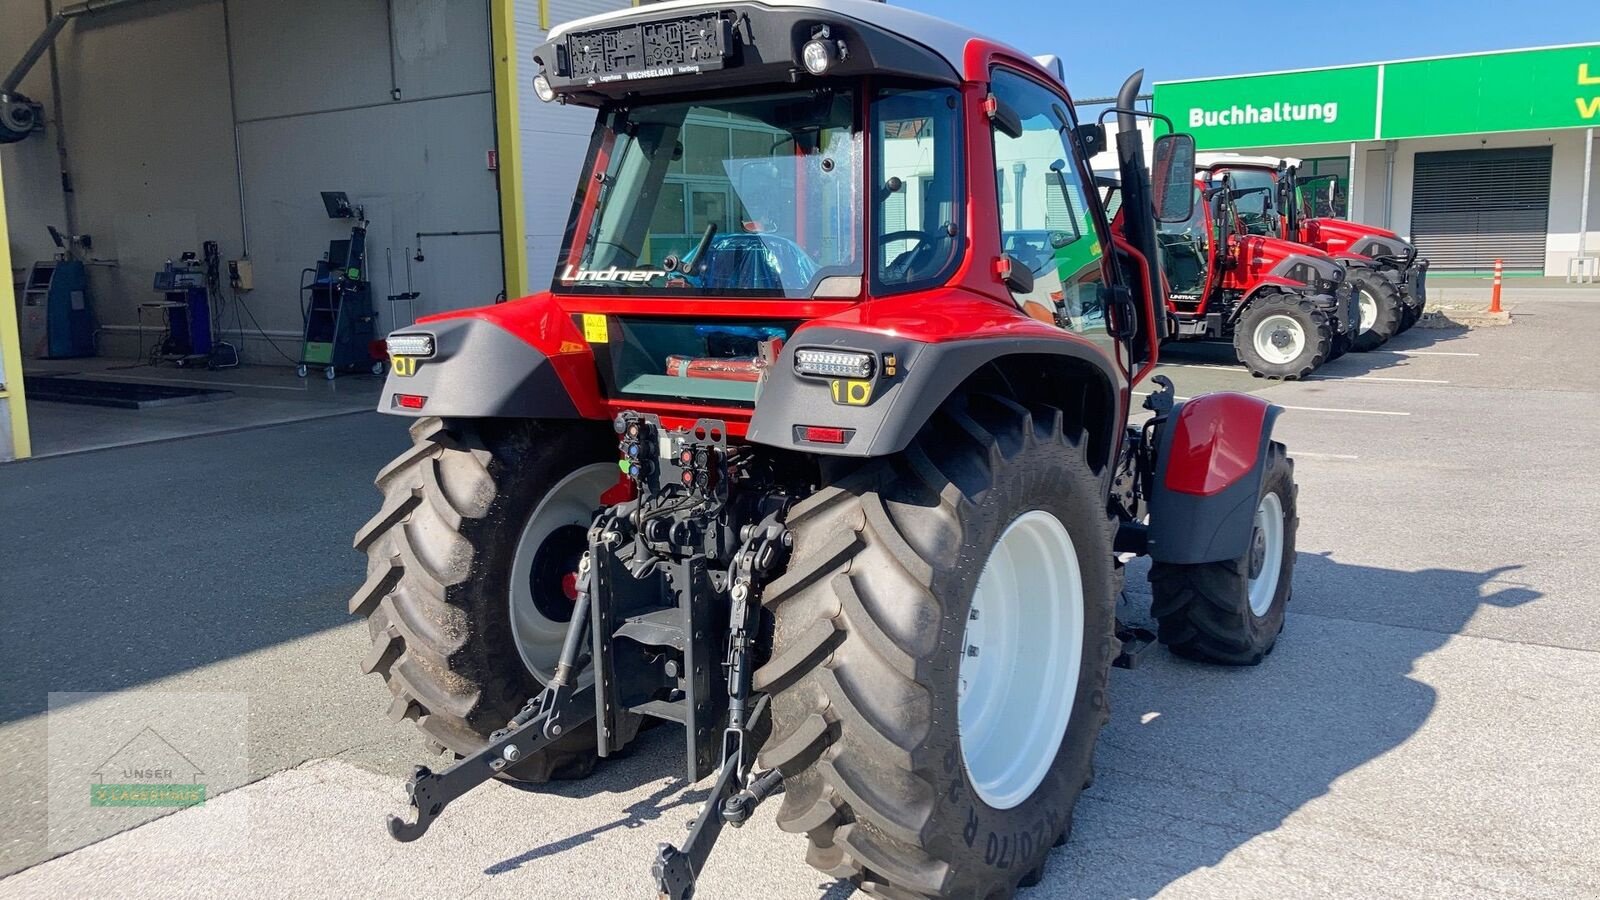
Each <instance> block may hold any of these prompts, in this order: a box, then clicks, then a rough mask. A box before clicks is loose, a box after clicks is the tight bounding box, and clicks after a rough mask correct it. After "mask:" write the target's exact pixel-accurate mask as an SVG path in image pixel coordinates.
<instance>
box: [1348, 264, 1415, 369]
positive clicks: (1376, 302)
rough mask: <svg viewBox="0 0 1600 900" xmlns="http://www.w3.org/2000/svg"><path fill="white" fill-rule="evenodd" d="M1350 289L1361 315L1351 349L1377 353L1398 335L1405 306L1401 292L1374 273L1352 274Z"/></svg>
mask: <svg viewBox="0 0 1600 900" xmlns="http://www.w3.org/2000/svg"><path fill="white" fill-rule="evenodd" d="M1350 286H1351V288H1352V289H1353V290H1354V291H1355V294H1356V302H1357V303H1358V304H1359V306H1360V311H1361V319H1360V322H1361V325H1360V328H1359V330H1358V332H1357V334H1356V339H1355V346H1354V347H1353V348H1352V349H1354V350H1355V351H1356V352H1357V353H1365V352H1367V351H1369V350H1376V349H1378V348H1379V347H1382V346H1383V345H1384V344H1385V343H1387V342H1388V340H1389V338H1391V337H1394V336H1395V335H1396V334H1399V333H1400V320H1401V318H1402V317H1403V316H1404V315H1405V308H1406V306H1405V303H1404V301H1402V300H1401V298H1400V291H1399V290H1397V289H1396V288H1395V286H1394V285H1393V284H1392V283H1390V281H1389V279H1387V278H1384V277H1383V276H1382V275H1380V274H1378V273H1377V272H1370V271H1363V270H1353V271H1351V273H1350Z"/></svg>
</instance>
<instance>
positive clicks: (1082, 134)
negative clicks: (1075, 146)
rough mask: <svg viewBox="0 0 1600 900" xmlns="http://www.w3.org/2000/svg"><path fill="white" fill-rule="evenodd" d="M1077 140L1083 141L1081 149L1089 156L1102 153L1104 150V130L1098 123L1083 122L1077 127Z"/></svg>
mask: <svg viewBox="0 0 1600 900" xmlns="http://www.w3.org/2000/svg"><path fill="white" fill-rule="evenodd" d="M1078 140H1080V141H1083V149H1084V150H1086V151H1088V153H1089V155H1090V156H1096V155H1098V154H1100V153H1104V152H1105V149H1106V129H1105V126H1103V125H1101V124H1100V123H1098V122H1085V123H1084V124H1082V125H1079V126H1078Z"/></svg>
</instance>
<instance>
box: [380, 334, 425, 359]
mask: <svg viewBox="0 0 1600 900" xmlns="http://www.w3.org/2000/svg"><path fill="white" fill-rule="evenodd" d="M386 343H387V344H388V347H389V356H391V357H395V356H410V357H413V358H417V359H426V358H427V357H430V356H432V355H433V335H431V334H391V335H389V339H388V341H386Z"/></svg>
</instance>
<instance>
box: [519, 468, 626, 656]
mask: <svg viewBox="0 0 1600 900" xmlns="http://www.w3.org/2000/svg"><path fill="white" fill-rule="evenodd" d="M616 483H617V467H616V465H615V464H614V463H596V464H595V465H592V466H585V467H583V468H581V469H579V470H577V471H575V472H573V473H572V474H571V475H568V476H567V477H565V478H563V479H561V480H560V481H559V482H557V483H556V486H555V487H553V488H551V489H550V492H549V493H547V494H545V495H544V498H543V499H542V500H540V501H539V505H538V506H537V507H535V508H534V511H533V515H531V516H529V517H528V521H527V523H526V524H525V525H523V528H522V535H521V537H519V538H518V539H517V552H516V554H515V555H514V556H513V557H512V558H511V590H510V592H509V593H510V595H511V636H512V639H513V641H514V642H515V643H516V645H517V653H518V655H520V656H521V657H522V664H523V665H525V666H527V667H528V671H529V672H532V673H533V677H535V678H537V679H539V682H540V683H541V684H547V683H549V681H550V679H551V677H552V676H553V675H554V674H555V667H556V660H557V658H559V657H560V656H561V643H562V641H564V640H565V639H566V636H567V623H566V622H565V621H562V620H559V619H555V618H552V617H551V616H548V615H546V614H545V613H544V612H541V611H540V609H539V604H538V602H536V601H535V599H534V595H533V586H532V583H531V582H532V578H533V566H534V562H535V560H536V559H537V558H538V555H539V549H540V547H542V546H543V545H544V543H545V540H546V539H547V538H549V537H550V536H551V535H552V534H554V533H555V532H556V531H557V530H558V529H561V528H564V527H566V526H577V527H579V528H583V529H588V527H589V525H590V524H591V523H592V522H593V521H594V513H595V510H596V509H598V508H599V506H600V495H601V494H602V493H604V492H605V490H606V489H607V488H609V487H611V486H612V485H614V484H616ZM574 574H576V570H574ZM545 602H546V605H547V607H548V605H549V604H550V603H551V602H552V600H551V599H550V598H546V601H545ZM555 602H559V601H555ZM582 680H583V681H584V683H588V682H590V681H593V680H594V679H593V675H591V674H588V673H585V676H584V678H583V679H582Z"/></svg>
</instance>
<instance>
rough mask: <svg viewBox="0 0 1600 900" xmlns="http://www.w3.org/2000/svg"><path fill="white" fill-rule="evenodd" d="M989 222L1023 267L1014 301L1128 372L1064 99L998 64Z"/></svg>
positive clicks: (1104, 231) (1099, 217) (1101, 241)
mask: <svg viewBox="0 0 1600 900" xmlns="http://www.w3.org/2000/svg"><path fill="white" fill-rule="evenodd" d="M989 90H990V93H991V94H992V95H993V97H994V101H995V104H996V110H997V111H996V114H994V115H993V116H992V120H993V127H992V128H991V131H992V133H993V139H994V165H995V171H994V183H995V198H996V201H997V202H996V216H995V222H994V223H993V225H992V226H991V227H994V228H997V229H998V231H999V235H1000V247H1001V252H1002V253H1004V254H1005V255H1006V256H1007V257H1009V258H1010V260H1011V264H1012V265H1013V266H1019V265H1020V266H1022V267H1024V268H1026V269H1027V270H1028V273H1029V275H1031V276H1032V277H1031V279H1028V280H1031V281H1032V286H1031V287H1030V288H1029V289H1027V290H1018V289H1016V288H1015V287H1013V288H1011V296H1012V299H1013V300H1014V301H1015V302H1016V304H1017V306H1018V307H1019V308H1021V309H1022V311H1023V312H1025V313H1027V314H1028V315H1029V316H1031V317H1032V318H1035V319H1038V320H1040V321H1042V322H1048V323H1050V324H1052V325H1055V326H1056V327H1058V328H1061V329H1062V330H1064V331H1067V332H1069V333H1071V334H1074V335H1076V336H1078V337H1080V338H1082V339H1084V340H1086V341H1088V342H1090V343H1092V344H1095V345H1096V346H1098V347H1100V349H1101V350H1102V351H1103V352H1104V353H1105V355H1106V356H1107V358H1108V359H1109V360H1111V361H1112V362H1113V364H1114V365H1116V366H1117V367H1118V368H1120V369H1121V370H1122V373H1123V375H1124V376H1127V375H1128V374H1129V371H1128V364H1127V360H1128V359H1129V358H1130V354H1129V353H1128V352H1127V350H1128V348H1127V347H1126V346H1125V345H1122V342H1121V341H1119V339H1118V338H1116V337H1114V336H1113V333H1112V323H1111V321H1110V314H1109V311H1108V310H1107V309H1106V305H1105V301H1104V294H1105V292H1104V290H1103V288H1104V287H1105V285H1106V283H1107V279H1106V271H1105V269H1106V266H1105V258H1106V248H1107V247H1108V246H1109V244H1110V241H1109V240H1108V239H1107V235H1108V234H1109V226H1108V225H1107V223H1106V220H1105V215H1104V210H1103V208H1102V207H1101V204H1100V198H1099V197H1098V196H1097V195H1095V194H1094V193H1093V191H1092V190H1091V189H1090V187H1089V185H1091V184H1092V180H1091V176H1090V173H1089V171H1088V168H1087V166H1086V165H1085V163H1084V159H1083V155H1082V154H1081V153H1080V152H1079V150H1078V144H1077V140H1076V139H1075V138H1074V136H1073V135H1074V128H1075V127H1076V125H1077V122H1076V120H1074V119H1073V117H1072V113H1071V109H1072V104H1071V102H1070V101H1069V100H1067V99H1066V98H1065V97H1064V96H1062V95H1061V94H1060V93H1059V92H1058V91H1057V90H1056V89H1053V88H1051V87H1048V86H1046V85H1045V84H1043V83H1041V82H1039V81H1037V80H1035V79H1034V78H1032V77H1030V76H1028V75H1024V74H1022V73H1021V72H1018V71H1015V70H1013V69H1009V68H1005V67H997V68H995V69H994V70H993V75H992V78H991V81H990V88H989Z"/></svg>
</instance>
